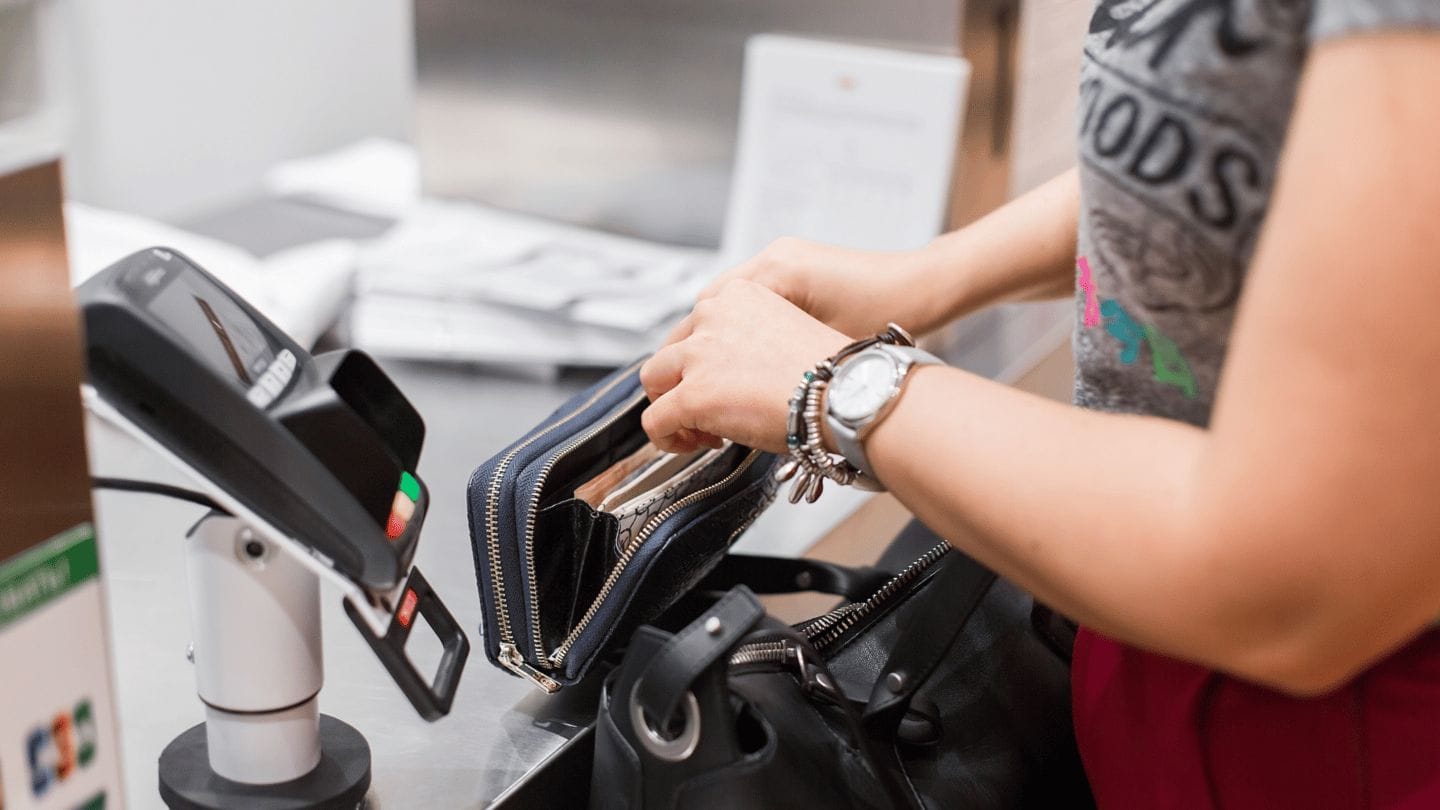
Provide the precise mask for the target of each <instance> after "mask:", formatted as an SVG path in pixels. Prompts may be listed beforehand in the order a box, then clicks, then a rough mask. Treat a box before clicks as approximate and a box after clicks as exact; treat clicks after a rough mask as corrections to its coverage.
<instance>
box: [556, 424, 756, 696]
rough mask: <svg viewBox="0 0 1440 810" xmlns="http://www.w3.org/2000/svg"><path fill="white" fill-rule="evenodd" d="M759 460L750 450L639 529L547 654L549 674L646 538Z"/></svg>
mask: <svg viewBox="0 0 1440 810" xmlns="http://www.w3.org/2000/svg"><path fill="white" fill-rule="evenodd" d="M759 457H760V451H759V450H751V451H750V453H749V455H747V456H745V458H744V459H742V460H741V462H740V465H739V466H738V467H736V468H735V469H734V470H731V471H730V473H729V474H728V475H726V476H725V477H724V478H722V479H720V480H719V481H716V482H715V483H713V484H711V485H710V486H708V487H704V488H702V489H697V490H695V491H694V492H692V493H690V494H689V495H686V496H685V497H683V498H681V499H680V500H678V501H676V502H675V503H672V504H670V505H669V506H667V507H665V508H664V509H662V510H661V511H660V512H659V513H658V514H656V515H655V516H654V517H652V518H650V520H648V521H646V522H645V525H644V526H642V527H640V531H638V532H636V533H635V536H634V537H633V538H631V540H630V542H629V544H627V545H626V546H625V550H624V551H622V552H621V553H620V557H619V559H617V560H616V561H615V567H614V568H611V569H610V573H609V574H608V575H607V576H606V577H605V582H604V583H603V584H602V585H601V586H600V592H599V593H598V594H596V596H595V599H594V600H593V601H592V602H591V603H590V607H589V608H587V609H586V610H585V615H583V616H581V617H580V621H578V622H576V623H575V627H573V628H572V629H571V630H570V633H569V634H568V635H567V636H566V637H565V641H564V642H563V643H561V645H560V646H559V647H557V648H555V652H553V653H551V654H550V656H549V662H550V668H551V669H552V670H555V669H559V668H560V667H561V666H562V665H564V663H565V657H566V656H567V655H569V654H570V650H571V648H573V647H574V646H575V642H576V641H578V640H579V638H580V634H581V633H582V632H584V630H585V628H586V627H588V626H589V625H590V622H591V621H593V620H594V618H595V614H596V613H598V612H599V611H600V606H601V605H602V604H603V603H604V602H605V599H606V597H608V596H609V595H610V591H612V590H614V589H615V584H616V583H617V582H619V580H620V575H621V574H623V573H624V572H625V568H626V567H627V566H628V565H629V564H630V561H631V560H632V559H634V557H635V553H636V552H637V551H639V550H640V547H641V546H642V545H644V543H645V541H646V540H647V539H649V538H650V535H652V534H654V533H655V530H656V529H657V528H659V526H660V524H661V523H664V522H665V521H666V520H669V519H670V518H671V517H672V516H674V515H675V514H676V513H677V512H679V511H680V510H681V509H684V508H685V507H687V506H689V505H690V504H693V503H695V502H697V501H700V500H703V499H704V498H707V497H709V496H710V495H712V494H714V493H715V492H718V491H719V490H721V489H723V488H724V487H726V486H729V485H730V482H732V481H734V480H735V479H736V478H739V477H740V476H741V475H742V474H743V473H744V472H745V471H746V470H747V469H749V468H750V465H751V464H754V463H755V459H757V458H759Z"/></svg>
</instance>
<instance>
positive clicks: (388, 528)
mask: <svg viewBox="0 0 1440 810" xmlns="http://www.w3.org/2000/svg"><path fill="white" fill-rule="evenodd" d="M404 533H405V521H404V520H403V519H401V517H400V516H399V515H397V514H395V513H394V512H391V513H390V519H389V520H387V521H385V536H386V537H388V538H390V539H391V540H395V539H397V538H399V537H400V535H402V534H404Z"/></svg>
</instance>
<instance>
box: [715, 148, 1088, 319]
mask: <svg viewBox="0 0 1440 810" xmlns="http://www.w3.org/2000/svg"><path fill="white" fill-rule="evenodd" d="M1079 194H1080V190H1079V181H1078V179H1077V176H1076V173H1075V171H1074V170H1071V171H1068V172H1065V173H1064V174H1062V175H1059V176H1058V177H1056V178H1054V179H1053V180H1051V181H1049V182H1048V183H1046V184H1045V185H1042V186H1040V187H1039V188H1037V189H1034V190H1033V191H1031V192H1029V193H1027V194H1025V195H1023V196H1021V197H1018V198H1016V199H1015V200H1012V201H1011V202H1009V203H1007V204H1006V205H1005V206H1003V207H1002V208H1000V209H998V210H996V211H994V212H992V213H991V214H989V215H987V216H985V217H984V218H982V219H980V220H977V221H976V222H974V223H973V224H971V225H969V226H967V227H965V228H961V229H960V230H958V231H953V232H951V233H948V234H945V235H944V236H941V237H940V238H938V239H936V240H935V241H934V242H932V243H930V244H929V245H927V246H925V247H923V248H920V249H918V250H910V251H893V252H892V251H871V250H852V249H848V248H840V247H835V246H833V245H824V244H820V243H818V242H811V241H808V240H805V239H793V238H786V239H780V240H777V241H776V242H775V243H774V244H772V245H770V246H769V247H767V248H766V249H765V250H763V251H761V252H760V254H759V255H757V256H755V257H754V258H753V259H750V260H749V261H747V262H745V263H743V264H741V265H738V266H737V267H735V268H733V269H731V270H729V271H727V272H725V273H724V274H722V275H721V276H720V277H719V278H718V279H716V281H715V282H714V283H713V284H711V285H710V287H709V288H707V289H706V290H705V291H704V292H702V293H701V294H700V298H701V299H705V298H708V297H711V296H713V295H715V293H716V292H718V291H719V290H720V289H721V288H722V287H724V286H725V284H727V283H729V282H730V281H733V280H736V279H745V280H748V281H753V282H756V283H758V284H760V285H762V286H764V287H768V288H769V289H771V290H774V291H775V292H777V293H779V294H780V295H781V296H783V297H785V298H786V299H787V300H789V301H790V302H791V303H793V304H795V305H796V306H798V307H799V308H800V309H803V310H805V311H806V312H808V313H809V314H810V315H812V316H814V317H815V318H817V319H819V320H820V321H822V322H824V323H826V324H828V325H829V326H830V327H832V328H833V329H835V330H837V331H839V332H842V333H844V334H847V335H865V334H873V333H875V332H878V331H880V330H881V329H884V328H885V324H886V323H887V322H890V321H895V322H897V323H900V324H902V325H904V326H905V327H906V328H908V329H910V330H911V331H913V332H915V333H916V334H923V333H925V332H929V331H931V330H934V329H938V328H940V327H942V326H944V325H945V324H947V323H949V322H950V321H952V320H954V319H956V318H958V317H960V316H962V315H965V314H967V313H970V312H973V311H975V310H977V309H981V308H983V307H985V306H988V305H990V304H994V303H998V302H1000V301H1005V300H1012V301H1013V300H1029V299H1036V298H1047V297H1054V296H1061V295H1068V294H1069V293H1070V292H1071V291H1072V290H1073V289H1074V280H1075V232H1076V216H1077V211H1078V210H1079Z"/></svg>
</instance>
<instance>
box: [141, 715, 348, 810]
mask: <svg viewBox="0 0 1440 810" xmlns="http://www.w3.org/2000/svg"><path fill="white" fill-rule="evenodd" d="M369 789H370V744H369V743H367V742H365V737H364V735H362V734H361V733H360V732H358V731H356V730H355V729H354V728H353V727H351V726H350V725H349V724H347V723H345V722H343V721H341V720H336V719H335V718H333V717H331V716H330V715H328V714H322V715H320V764H319V765H316V766H315V770H313V771H311V772H310V773H308V774H306V775H304V776H302V777H300V778H299V779H295V780H292V781H289V782H281V783H279V784H274V785H247V784H244V783H242V782H232V781H230V780H229V779H226V778H225V777H223V776H220V775H219V774H217V773H215V772H214V771H212V770H210V748H209V745H208V744H207V743H206V740H205V724H204V723H200V724H199V725H197V726H194V727H192V728H191V729H190V730H188V731H186V732H185V733H183V734H181V735H180V736H179V737H176V738H175V739H174V740H172V741H171V742H170V744H169V745H167V746H166V747H165V750H164V751H163V752H162V753H161V754H160V798H161V799H162V800H163V801H164V802H165V806H166V807H169V808H171V810H231V808H247V810H332V808H333V810H354V808H355V807H356V806H358V805H359V804H360V802H361V800H363V799H364V798H365V792H366V791H367V790H369Z"/></svg>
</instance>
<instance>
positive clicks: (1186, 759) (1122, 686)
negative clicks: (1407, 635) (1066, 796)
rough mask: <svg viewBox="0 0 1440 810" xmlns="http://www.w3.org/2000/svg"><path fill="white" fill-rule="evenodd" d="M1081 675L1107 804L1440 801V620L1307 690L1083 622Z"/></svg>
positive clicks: (1087, 737)
mask: <svg viewBox="0 0 1440 810" xmlns="http://www.w3.org/2000/svg"><path fill="white" fill-rule="evenodd" d="M1073 686H1074V700H1075V729H1076V736H1077V738H1078V739H1079V743H1080V753H1081V756H1082V758H1083V759H1084V762H1085V770H1086V773H1087V774H1088V775H1089V777H1090V783H1091V786H1092V788H1093V789H1094V791H1095V798H1096V800H1097V801H1098V802H1099V805H1100V807H1101V808H1102V810H1110V809H1111V808H1119V810H1131V809H1132V808H1135V809H1137V810H1157V809H1159V808H1216V809H1217V810H1218V809H1219V808H1224V810H1236V808H1265V810H1271V808H1290V807H1294V808H1304V810H1324V809H1325V808H1347V809H1348V808H1386V810H1394V809H1395V808H1416V809H1417V810H1418V809H1419V808H1425V809H1426V810H1434V809H1435V808H1440V631H1431V632H1428V633H1426V634H1424V635H1423V636H1420V637H1419V638H1417V639H1416V640H1415V641H1413V642H1411V643H1410V644H1409V645H1408V646H1406V647H1405V648H1404V649H1402V650H1400V651H1399V652H1397V653H1395V654H1394V655H1392V656H1391V657H1389V658H1387V659H1385V660H1384V661H1382V662H1380V663H1379V664H1377V665H1375V666H1374V667H1373V668H1371V669H1370V670H1369V671H1367V672H1365V673H1364V674H1363V675H1361V676H1359V677H1357V678H1356V679H1355V680H1354V681H1352V682H1350V683H1349V684H1347V685H1346V686H1344V687H1342V688H1340V689H1339V690H1337V691H1335V692H1333V693H1331V694H1329V695H1326V696H1324V697H1320V698H1313V699H1306V700H1302V699H1297V698H1291V697H1286V696H1284V695H1281V694H1279V693H1277V692H1273V691H1271V690H1269V689H1265V688H1263V687H1260V686H1255V685H1252V684H1249V683H1246V682H1244V681H1239V680H1236V679H1234V678H1230V677H1227V676H1225V675H1221V674H1218V673H1216V672H1213V671H1211V670H1207V669H1204V668H1202V667H1199V666H1196V665H1194V664H1187V663H1184V662H1181V661H1176V660H1174V659H1171V658H1166V657H1163V656H1159V655H1154V654H1151V653H1147V652H1142V651H1140V650H1137V649H1134V648H1132V647H1128V646H1126V645H1123V644H1120V643H1118V642H1115V641H1111V640H1110V639H1108V638H1105V637H1103V636H1099V635H1096V634H1094V633H1091V632H1089V631H1087V630H1083V629H1082V630H1081V631H1080V636H1079V638H1078V639H1077V640H1076V644H1075V661H1074V675H1073Z"/></svg>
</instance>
